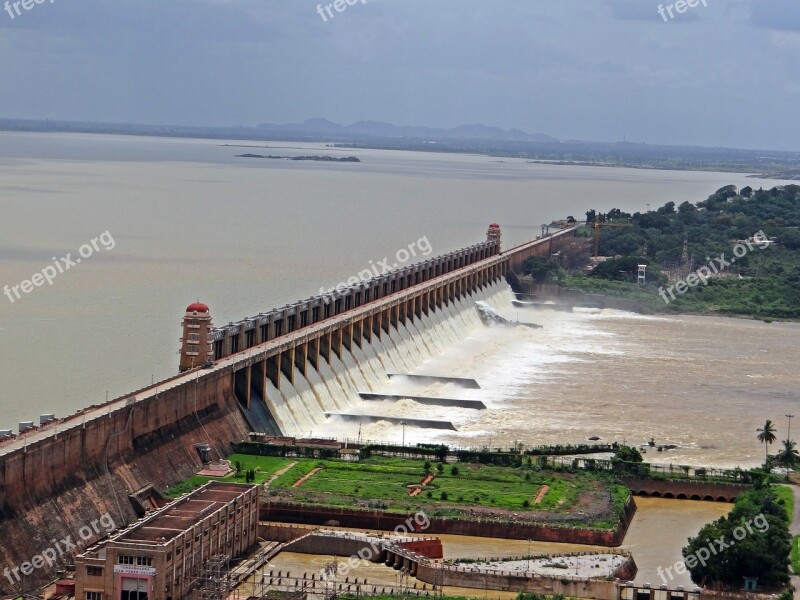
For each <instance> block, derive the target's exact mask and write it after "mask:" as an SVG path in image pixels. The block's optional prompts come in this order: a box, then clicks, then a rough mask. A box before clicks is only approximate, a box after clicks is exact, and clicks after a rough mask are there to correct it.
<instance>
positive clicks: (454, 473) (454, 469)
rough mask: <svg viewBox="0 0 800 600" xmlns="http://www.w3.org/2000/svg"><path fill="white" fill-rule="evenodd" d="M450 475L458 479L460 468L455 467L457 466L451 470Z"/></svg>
mask: <svg viewBox="0 0 800 600" xmlns="http://www.w3.org/2000/svg"><path fill="white" fill-rule="evenodd" d="M450 475H452V476H453V477H456V476H457V475H458V467H457V466H455V465H453V466H452V468H451V469H450Z"/></svg>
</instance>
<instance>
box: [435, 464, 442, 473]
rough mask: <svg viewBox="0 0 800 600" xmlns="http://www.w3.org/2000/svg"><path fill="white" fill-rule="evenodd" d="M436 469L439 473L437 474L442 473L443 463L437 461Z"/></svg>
mask: <svg viewBox="0 0 800 600" xmlns="http://www.w3.org/2000/svg"><path fill="white" fill-rule="evenodd" d="M436 471H437V472H438V473H439V475H441V474H442V473H444V465H443V464H442V463H439V464H438V465H436Z"/></svg>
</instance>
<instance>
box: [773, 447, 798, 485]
mask: <svg viewBox="0 0 800 600" xmlns="http://www.w3.org/2000/svg"><path fill="white" fill-rule="evenodd" d="M795 446H796V444H795V443H794V442H793V441H792V440H783V450H781V451H780V452H778V456H777V457H776V458H777V459H778V463H780V464H781V465H782V466H784V467H786V468H787V469H791V468H792V467H794V466H795V465H796V464H797V463H798V461H800V452H798V451H797V449H796V448H795ZM787 476H788V473H787Z"/></svg>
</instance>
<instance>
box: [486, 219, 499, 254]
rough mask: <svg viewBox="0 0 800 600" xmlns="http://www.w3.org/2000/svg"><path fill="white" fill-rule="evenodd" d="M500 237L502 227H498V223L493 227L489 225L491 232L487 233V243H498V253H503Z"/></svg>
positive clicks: (493, 224)
mask: <svg viewBox="0 0 800 600" xmlns="http://www.w3.org/2000/svg"><path fill="white" fill-rule="evenodd" d="M500 236H501V232H500V225H498V224H497V223H492V224H491V225H489V230H488V231H487V232H486V241H487V242H490V243H491V242H497V251H498V252H500V251H501V247H500Z"/></svg>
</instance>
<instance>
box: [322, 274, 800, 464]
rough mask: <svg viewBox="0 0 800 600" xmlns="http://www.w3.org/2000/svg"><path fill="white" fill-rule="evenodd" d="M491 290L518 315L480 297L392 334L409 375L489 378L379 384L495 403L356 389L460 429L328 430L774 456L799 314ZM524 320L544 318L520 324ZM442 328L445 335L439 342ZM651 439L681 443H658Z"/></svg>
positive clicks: (385, 409)
mask: <svg viewBox="0 0 800 600" xmlns="http://www.w3.org/2000/svg"><path fill="white" fill-rule="evenodd" d="M481 301H482V302H486V303H487V305H488V306H491V308H492V310H493V311H495V312H496V313H497V314H498V315H500V316H502V317H503V318H505V319H507V320H508V321H511V322H512V323H511V324H508V325H488V326H487V325H484V324H483V323H482V322H481V319H480V317H479V311H478V309H477V308H476V307H475V306H474V305H475V302H476V299H472V300H471V302H467V303H463V302H462V303H461V304H460V305H458V306H456V307H454V308H453V309H452V310H451V311H450V312H449V313H448V314H446V315H444V314H443V315H441V316H437V315H434V316H433V317H432V318H431V319H429V320H428V322H427V323H426V326H425V327H423V326H420V327H419V328H418V327H417V326H410V327H409V328H408V329H406V328H403V327H401V329H400V331H398V332H394V331H393V336H392V339H395V335H396V337H397V342H396V343H397V346H398V347H399V348H402V351H401V355H402V356H403V357H404V358H406V360H405V365H404V366H406V367H407V366H408V363H409V362H413V363H415V366H414V368H413V369H407V370H406V371H405V372H407V373H410V374H418V375H438V376H445V377H465V378H474V379H476V380H477V381H478V382H479V384H480V386H481V389H466V388H461V387H458V386H455V385H452V384H444V383H427V382H425V383H420V382H417V381H415V380H413V379H409V378H399V379H392V380H388V381H387V380H385V379H379V380H378V381H377V382H375V381H373V382H371V383H372V384H373V387H371V388H369V391H377V392H380V393H385V394H392V395H404V394H407V395H409V396H435V397H443V398H465V399H474V400H481V401H483V402H484V404H485V405H486V406H487V410H483V411H477V410H472V409H466V408H458V407H446V408H445V407H441V406H433V405H427V404H420V403H417V402H414V401H412V400H403V401H400V402H380V403H379V402H360V401H359V400H357V399H354V398H355V395H353V394H352V393H351V395H350V396H349V397H348V398H347V399H346V403H347V406H348V410H347V412H351V413H354V414H355V413H357V414H370V415H374V414H379V415H385V416H388V417H394V418H408V417H412V416H413V418H418V419H431V420H445V421H450V422H452V423H453V424H454V425H455V426H456V427H457V429H458V431H456V432H450V431H442V430H435V429H419V428H413V429H412V428H409V427H406V428H405V430H404V429H403V428H401V427H400V426H398V425H394V424H392V423H389V422H386V421H379V422H375V423H361V424H359V423H357V422H353V421H344V420H340V419H331V420H329V421H327V422H326V423H324V424H322V425H323V428H322V430H323V431H325V432H326V433H327V434H328V435H331V436H339V437H350V438H355V437H356V436H357V435H358V434H359V433H360V435H361V437H362V439H373V440H381V441H391V442H399V441H400V440H401V438H402V436H403V435H404V434H405V438H406V441H407V442H408V441H411V442H414V443H419V442H431V443H433V442H435V443H439V442H445V443H449V444H452V445H456V446H492V447H509V446H511V445H512V444H514V443H516V442H522V443H523V444H525V445H528V446H533V445H539V444H563V443H581V442H585V441H586V440H587V439H588V438H589V437H592V436H598V437H600V438H601V439H602V440H603V441H608V442H611V441H617V442H623V443H629V444H633V445H640V446H641V447H642V449H643V450H644V451H645V452H648V453H649V454H648V460H650V461H652V462H657V463H664V464H669V463H673V464H681V465H682V464H690V465H708V466H721V467H733V466H737V465H738V466H742V467H749V466H755V465H757V464H759V462H760V461H761V460H762V457H763V446H760V445H759V443H758V441H757V439H756V437H755V433H756V429H757V428H758V427H759V426H760V425H761V424H762V423H763V421H764V420H765V419H767V418H771V419H773V420H775V421H778V422H780V418H781V416H782V415H783V414H787V413H788V412H790V411H792V410H793V408H796V407H797V403H798V400H800V398H798V393H797V389H798V383H800V376H798V372H797V370H796V369H795V368H794V360H793V358H792V357H793V356H794V353H795V352H796V348H797V347H800V326H798V325H797V324H774V323H773V324H765V323H759V322H755V321H743V320H733V319H724V318H708V317H688V316H681V317H651V316H643V315H635V314H631V313H626V312H623V311H617V310H600V311H576V312H572V313H568V312H560V311H551V310H546V309H545V310H539V309H520V310H518V309H517V308H516V307H514V306H513V305H512V304H511V294H510V291H509V290H508V288H507V287H506V286H499V287H498V288H495V289H493V290H492V292H491V293H490V294H489V295H488V296H487V298H486V299H484V300H481ZM484 310H485V309H484ZM517 320H519V321H520V322H521V323H537V324H539V325H542V326H543V328H542V329H532V328H529V327H525V326H524V325H514V324H513V322H515V321H517ZM453 335H454V336H455V338H460V339H454V338H453V337H452V336H453ZM433 336H436V338H438V339H446V340H447V344H445V345H442V344H436V343H435V339H436V338H434V337H433ZM432 338H433V339H432ZM720 339H730V340H732V343H730V344H720V343H719V340H720ZM737 341H738V343H737ZM378 355H379V356H381V353H378ZM382 364H384V366H385V365H386V361H383V362H382ZM393 367H394V365H393ZM356 391H364V390H356ZM340 404H344V402H340ZM650 438H654V439H655V440H656V444H657V445H660V444H671V445H675V446H677V448H675V449H672V450H665V451H663V452H658V451H657V450H656V449H655V448H647V445H646V443H647V441H648V440H649V439H650Z"/></svg>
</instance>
